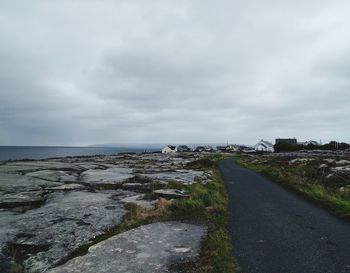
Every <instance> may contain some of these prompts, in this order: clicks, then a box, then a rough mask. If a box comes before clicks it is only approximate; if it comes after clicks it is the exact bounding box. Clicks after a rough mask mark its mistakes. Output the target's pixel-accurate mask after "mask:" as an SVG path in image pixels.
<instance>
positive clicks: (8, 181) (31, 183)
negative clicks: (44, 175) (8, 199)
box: [0, 173, 62, 192]
mask: <svg viewBox="0 0 350 273" xmlns="http://www.w3.org/2000/svg"><path fill="white" fill-rule="evenodd" d="M60 185H62V183H58V182H52V181H48V180H42V179H38V178H34V177H30V176H26V175H20V174H12V173H0V191H4V192H23V191H24V192H26V191H40V190H42V189H44V188H48V187H55V186H60Z"/></svg>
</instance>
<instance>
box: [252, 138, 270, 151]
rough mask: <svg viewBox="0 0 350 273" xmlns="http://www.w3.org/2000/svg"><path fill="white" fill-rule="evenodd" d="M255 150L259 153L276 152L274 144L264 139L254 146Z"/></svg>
mask: <svg viewBox="0 0 350 273" xmlns="http://www.w3.org/2000/svg"><path fill="white" fill-rule="evenodd" d="M254 150H255V151H259V152H269V153H273V152H274V151H275V149H274V148H273V145H272V143H270V142H268V141H265V140H263V139H262V140H260V142H259V143H257V144H255V145H254Z"/></svg>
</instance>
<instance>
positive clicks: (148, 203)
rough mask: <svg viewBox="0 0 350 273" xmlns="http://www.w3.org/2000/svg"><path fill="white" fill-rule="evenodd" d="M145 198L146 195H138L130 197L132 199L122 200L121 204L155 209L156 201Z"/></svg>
mask: <svg viewBox="0 0 350 273" xmlns="http://www.w3.org/2000/svg"><path fill="white" fill-rule="evenodd" d="M143 197H144V194H138V195H134V196H130V197H125V198H123V199H121V200H120V202H122V203H132V204H135V205H138V206H140V207H142V208H145V209H154V207H155V205H156V201H155V200H144V199H143Z"/></svg>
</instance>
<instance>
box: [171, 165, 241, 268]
mask: <svg viewBox="0 0 350 273" xmlns="http://www.w3.org/2000/svg"><path fill="white" fill-rule="evenodd" d="M184 189H185V190H187V191H189V192H190V193H191V197H190V198H188V199H181V200H175V201H174V202H173V203H172V204H171V205H170V206H169V209H168V213H169V215H171V216H172V217H175V218H176V219H179V220H199V221H204V222H206V223H208V225H209V227H208V236H207V238H206V239H205V240H204V241H203V242H202V250H201V256H200V259H199V261H198V262H197V263H196V264H195V265H185V266H184V268H182V271H183V272H191V273H192V272H207V273H218V272H220V273H234V272H238V270H239V268H238V266H237V265H236V263H235V261H234V259H233V258H232V257H231V241H230V237H229V234H228V230H227V227H228V219H229V213H228V207H227V204H228V198H227V194H226V190H225V186H224V184H223V182H222V180H221V177H220V174H219V171H218V170H217V169H216V168H214V169H213V180H212V182H210V183H207V184H200V183H198V184H192V185H188V186H185V187H184Z"/></svg>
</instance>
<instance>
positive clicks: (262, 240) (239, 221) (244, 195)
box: [219, 159, 350, 273]
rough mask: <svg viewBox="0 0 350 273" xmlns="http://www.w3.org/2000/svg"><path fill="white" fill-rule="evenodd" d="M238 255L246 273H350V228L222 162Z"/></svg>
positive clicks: (315, 208) (278, 187)
mask: <svg viewBox="0 0 350 273" xmlns="http://www.w3.org/2000/svg"><path fill="white" fill-rule="evenodd" d="M219 168H220V171H221V174H222V177H223V180H224V181H225V183H226V186H227V190H228V195H229V209H230V212H231V219H230V233H231V237H232V244H233V256H234V257H235V258H236V259H237V261H238V263H239V265H240V266H241V269H242V272H243V273H345V272H346V273H348V272H350V224H349V223H346V222H343V221H341V220H339V219H338V218H336V217H334V216H332V215H330V214H329V213H328V212H326V211H324V210H323V209H321V208H318V207H316V206H315V205H313V204H311V203H309V202H308V201H306V200H304V199H302V198H301V197H299V196H296V195H295V194H293V193H291V192H288V191H287V190H285V189H283V188H281V187H280V186H279V185H277V184H275V183H273V182H271V181H270V180H268V179H267V178H264V177H262V176H261V175H259V174H257V173H255V172H253V171H250V170H247V169H245V168H243V167H240V166H238V165H236V164H235V162H234V160H233V159H228V160H222V161H220V162H219Z"/></svg>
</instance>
